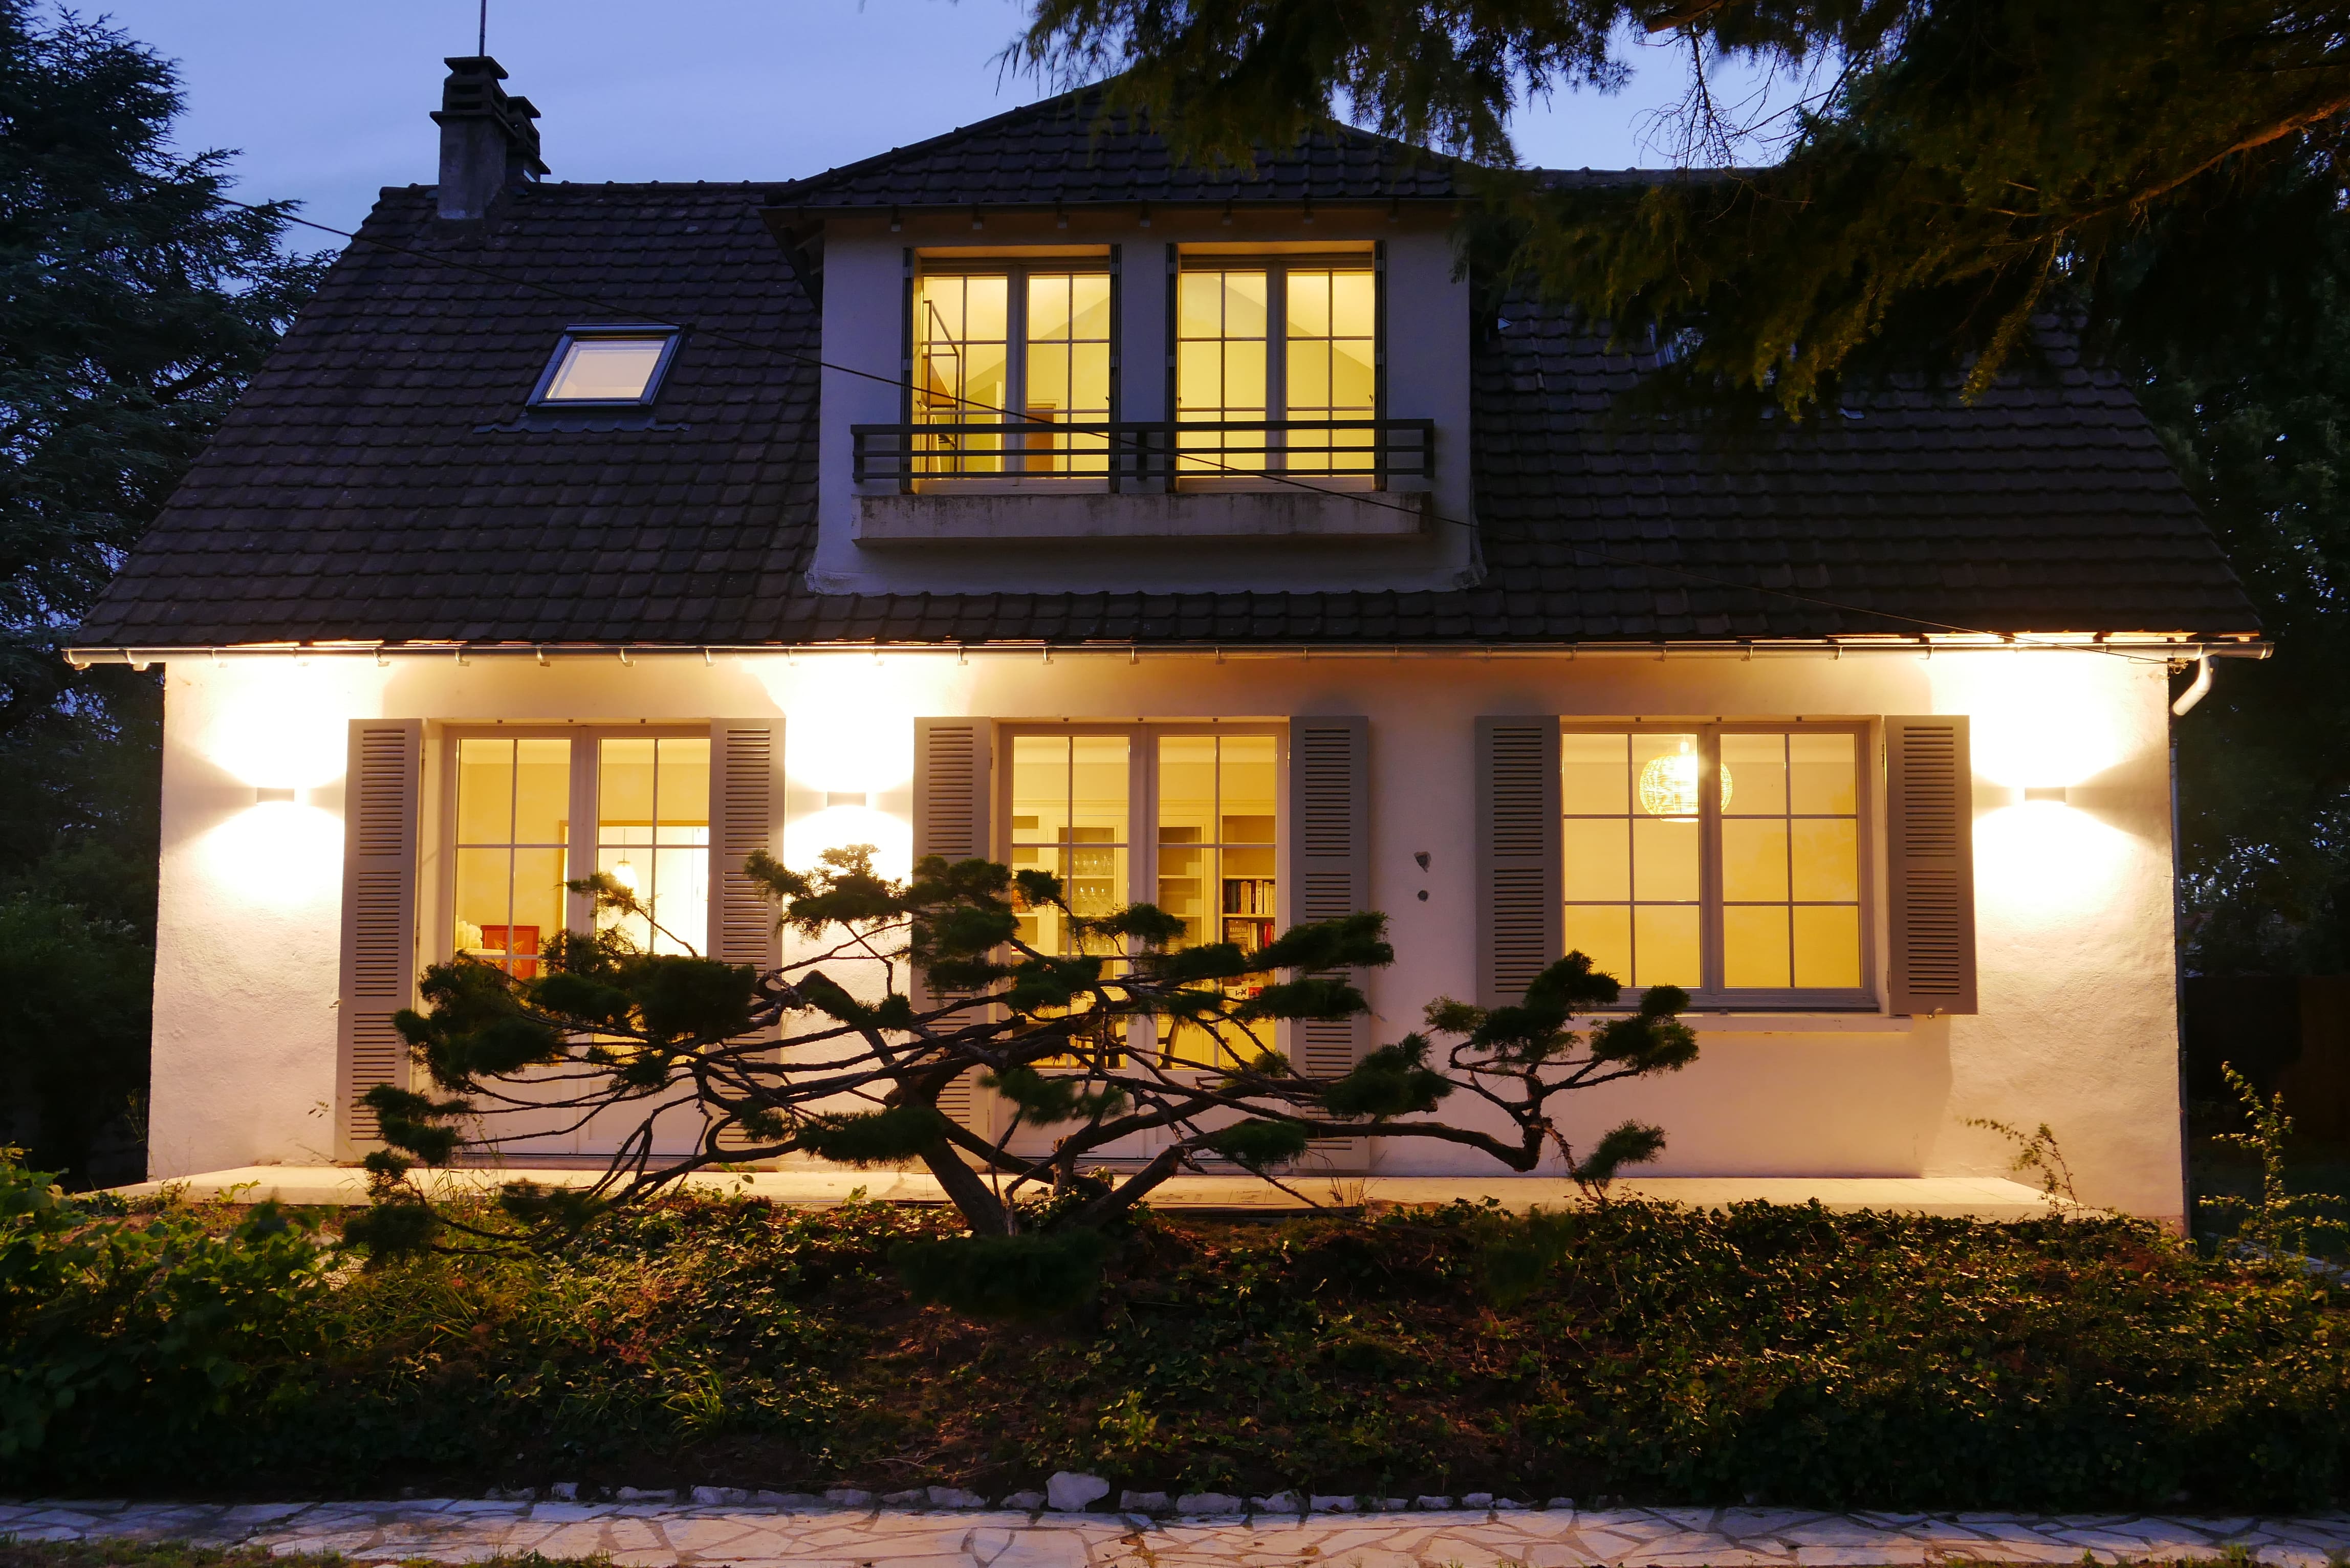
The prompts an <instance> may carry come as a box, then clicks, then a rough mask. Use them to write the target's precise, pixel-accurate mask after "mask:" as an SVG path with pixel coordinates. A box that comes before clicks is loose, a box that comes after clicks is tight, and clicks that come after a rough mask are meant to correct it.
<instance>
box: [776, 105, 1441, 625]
mask: <svg viewBox="0 0 2350 1568" xmlns="http://www.w3.org/2000/svg"><path fill="white" fill-rule="evenodd" d="M1096 105H1097V99H1096V96H1095V95H1093V94H1076V95H1072V96H1071V97H1068V98H1065V99H1055V100H1053V101H1052V102H1049V103H1045V104H1041V105H1036V106H1034V107H1032V108H1029V109H1020V110H1016V111H1014V113H1012V114H1009V115H1005V116H1002V117H999V118H998V119H993V120H990V121H986V122H984V123H983V124H981V125H978V126H974V127H972V128H970V129H968V130H962V131H958V132H955V133H953V134H952V135H951V136H947V137H942V138H940V139H938V140H934V141H931V142H926V143H922V144H920V145H918V146H916V147H912V148H907V149H903V150H900V151H898V152H895V153H891V154H889V155H887V156H885V157H883V158H879V159H875V160H871V161H868V162H865V163H862V164H856V165H851V166H849V167H848V168H846V169H841V170H837V171H833V172H831V173H829V174H826V175H821V176H818V177H816V179H814V180H810V181H806V182H801V183H799V184H798V185H795V186H793V187H789V188H787V189H785V191H783V192H779V193H778V195H777V197H776V200H775V204H774V205H773V206H771V207H770V208H769V210H768V213H767V217H768V222H769V226H770V228H771V229H772V230H773V231H774V232H775V234H776V235H777V236H778V238H779V240H780V241H781V242H782V243H783V244H785V247H786V249H787V251H788V252H789V253H790V254H792V256H793V257H794V262H795V266H796V267H797V268H798V270H799V271H800V273H801V275H802V276H803V278H804V279H805V280H806V281H808V282H809V284H810V286H811V289H812V292H814V293H815V294H816V296H817V297H818V298H819V299H820V301H821V305H822V311H823V350H822V351H823V358H824V361H825V368H824V370H823V407H822V433H821V443H820V461H819V477H818V491H819V496H818V530H817V533H818V537H817V544H816V559H815V562H814V565H813V566H812V568H811V571H810V582H811V585H812V586H813V587H816V588H817V589H818V590H820V591H826V592H836V593H946V592H954V593H1042V592H1071V591H1077V592H1097V591H1099V592H1120V591H1134V590H1145V591H1166V592H1173V591H1287V592H1299V591H1304V592H1313V591H1337V590H1374V591H1376V590H1393V591H1399V592H1414V591H1427V590H1442V589H1450V588H1457V587H1461V586H1463V585H1465V584H1467V583H1469V582H1471V581H1473V580H1474V579H1475V576H1476V575H1477V561H1476V551H1475V545H1474V537H1475V530H1474V526H1473V524H1474V514H1473V510H1472V495H1473V487H1472V485H1471V473H1470V427H1469V420H1470V365H1469V358H1470V314H1471V313H1470V294H1469V285H1468V281H1467V279H1466V277H1465V276H1463V275H1461V268H1460V267H1459V266H1458V265H1457V264H1456V259H1455V246H1454V240H1453V226H1454V223H1455V219H1456V217H1457V215H1458V202H1457V199H1456V193H1455V192H1454V190H1453V186H1452V178H1451V171H1450V168H1449V166H1447V165H1445V164H1443V163H1442V162H1441V161H1431V160H1430V159H1428V158H1427V157H1426V156H1425V155H1422V154H1418V153H1415V152H1413V151H1411V150H1409V149H1407V148H1405V147H1402V146H1400V145H1399V144H1397V143H1393V142H1388V141H1385V140H1381V139H1379V138H1376V137H1371V136H1367V135H1364V134H1362V133H1359V132H1356V131H1351V130H1345V129H1343V128H1332V129H1331V130H1327V131H1326V132H1323V133H1321V134H1319V135H1317V136H1315V138H1313V139H1312V140H1309V141H1307V142H1305V143H1303V144H1301V145H1300V146H1299V147H1297V148H1295V149H1294V150H1291V151H1287V152H1284V153H1280V154H1268V155H1265V156H1263V157H1261V158H1260V159H1259V160H1258V161H1256V163H1255V165H1254V166H1253V168H1251V169H1247V170H1239V169H1230V168H1225V169H1211V168H1201V167H1196V166H1186V165H1182V164H1179V163H1178V162H1176V161H1174V159H1173V158H1172V157H1171V156H1170V154H1169V152H1168V151H1167V150H1166V148H1165V146H1164V144H1163V143H1161V142H1160V141H1159V139H1158V138H1156V137H1155V136H1151V135H1149V134H1148V133H1147V132H1143V131H1139V130H1133V129H1132V128H1131V126H1130V125H1128V123H1127V122H1125V121H1121V120H1118V119H1103V118H1102V117H1101V116H1100V115H1099V114H1098V112H1097V107H1096Z"/></svg>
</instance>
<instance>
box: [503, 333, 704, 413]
mask: <svg viewBox="0 0 2350 1568" xmlns="http://www.w3.org/2000/svg"><path fill="white" fill-rule="evenodd" d="M676 347H677V334H676V332H675V331H673V330H672V329H671V328H669V327H571V328H569V329H568V330H567V331H566V332H565V333H564V335H563V342H562V344H561V345H560V346H559V347H558V348H556V351H555V358H553V359H552V360H551V361H549V363H548V365H547V367H546V374H545V375H544V376H542V377H540V378H539V382H538V390H537V392H536V395H534V396H533V397H532V399H531V401H532V402H534V403H558V404H563V405H565V406H567V407H577V406H581V405H602V406H605V407H612V406H615V405H631V406H640V405H643V404H646V403H650V402H651V401H652V400H653V396H654V394H655V393H656V392H658V391H659V390H660V379H661V372H662V370H663V369H666V368H667V367H668V364H669V358H670V355H671V352H672V351H673V350H674V349H675V348H676Z"/></svg>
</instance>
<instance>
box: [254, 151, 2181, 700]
mask: <svg viewBox="0 0 2350 1568" xmlns="http://www.w3.org/2000/svg"><path fill="white" fill-rule="evenodd" d="M220 200H221V201H222V202H225V203H227V204H228V205H230V206H234V207H242V208H244V210H245V211H247V212H251V213H263V214H265V215H266V216H269V217H273V218H276V219H277V220H278V221H279V222H282V223H298V224H300V225H301V226H302V227H304V228H307V229H316V230H317V231H318V232H319V233H321V234H333V235H335V236H337V237H338V238H339V239H344V240H348V241H350V242H351V243H353V244H365V245H373V246H375V247H376V248H377V249H379V250H384V251H390V252H391V253H393V254H398V255H404V256H412V257H414V258H415V259H417V260H419V261H422V262H427V263H430V264H432V265H436V266H445V267H451V268H453V269H455V270H457V271H460V272H467V273H472V274H473V275H476V276H478V277H484V278H487V279H489V280H490V281H491V282H493V283H500V284H505V285H508V286H514V287H518V288H525V289H528V290H530V291H531V292H533V293H536V294H538V295H542V296H545V297H546V298H549V299H556V300H562V301H564V302H566V303H567V304H572V305H585V306H590V307H592V308H594V309H597V310H608V311H619V312H620V313H621V314H624V315H625V314H627V312H626V310H625V309H624V308H623V307H622V306H617V305H615V304H613V303H612V302H611V301H609V300H607V299H603V298H599V297H598V296H594V295H587V294H577V293H574V292H572V291H571V290H569V289H563V288H556V287H554V286H549V285H547V284H544V283H541V282H539V281H537V280H536V279H535V278H527V277H518V276H515V275H512V274H508V273H504V272H501V271H498V270H497V269H494V268H492V267H485V266H482V265H477V264H474V263H472V262H465V261H460V260H457V259H456V258H454V257H452V256H443V255H436V254H433V253H432V252H431V251H422V250H418V249H416V248H415V247H413V246H411V245H402V244H394V243H393V242H391V241H390V240H383V239H378V238H376V237H375V236H373V235H371V234H354V233H353V232H351V231H350V230H348V229H338V228H336V227H334V226H333V225H332V224H329V223H319V222H317V220H316V219H312V218H305V217H300V216H297V215H296V214H295V213H290V212H287V211H286V210H285V208H284V207H283V206H280V205H276V204H272V203H263V202H240V201H238V200H236V199H235V198H234V197H232V196H222V197H221V198H220ZM647 325H649V326H659V327H671V328H672V329H674V330H675V331H677V332H679V333H681V334H683V333H688V332H690V333H692V334H693V335H694V336H696V337H703V338H707V339H709V340H711V341H712V342H718V343H724V344H727V345H730V346H731V347H733V348H743V349H747V350H749V351H750V352H752V353H754V354H762V355H767V356H771V357H774V358H782V359H788V360H792V361H795V362H796V363H799V364H803V365H807V366H812V367H814V368H815V369H820V370H830V371H833V372H835V373H837V374H839V375H844V376H854V377H857V378H858V379H863V380H868V381H873V382H876V383H879V385H882V386H885V387H889V389H892V390H894V391H900V392H917V391H920V388H918V387H916V386H915V385H914V384H913V383H912V382H910V381H907V380H903V379H899V378H898V377H896V376H885V375H883V374H881V373H880V372H879V371H876V370H866V369H859V368H858V367H857V366H854V365H843V364H838V363H837V362H835V361H833V360H830V359H827V358H824V357H823V356H822V355H820V354H807V353H803V352H801V351H799V350H797V349H793V348H782V347H780V346H778V345H775V344H773V343H755V342H753V341H752V340H751V339H749V338H746V337H736V336H735V335H734V334H733V333H730V332H727V331H725V330H723V328H718V327H710V326H707V325H704V324H702V323H698V322H695V321H692V320H690V319H685V320H674V321H660V322H650V323H647ZM954 401H955V403H956V404H957V405H959V406H964V407H969V408H971V409H973V410H977V411H979V412H982V413H990V414H998V415H1002V416H1003V417H1004V418H1005V419H1006V420H1007V421H1014V422H1017V421H1021V420H1022V419H1023V416H1022V415H1020V414H1019V413H1017V412H1015V411H1014V410H1010V409H1003V408H998V407H996V406H995V405H993V404H991V403H981V402H974V401H971V400H966V399H963V398H960V397H958V398H956V399H955V400H954ZM1112 439H1121V438H1117V437H1113V438H1112ZM1137 450H1138V451H1139V446H1138V448H1137ZM1187 461H1190V462H1201V463H1210V464H1211V465H1212V466H1213V467H1215V468H1218V469H1222V470H1223V471H1224V472H1227V473H1231V474H1234V475H1237V476H1244V477H1246V478H1250V479H1253V480H1258V481H1264V480H1271V481H1273V482H1274V483H1281V484H1286V485H1288V486H1290V487H1292V488H1295V489H1298V490H1303V491H1305V492H1307V493H1311V494H1315V495H1335V496H1340V497H1343V498H1345V499H1347V500H1348V501H1352V502H1354V503H1356V504H1358V505H1364V506H1372V507H1377V508H1379V509H1381V510H1384V511H1389V512H1398V513H1402V514H1407V515H1409V516H1413V517H1419V518H1422V519H1426V520H1430V521H1433V522H1438V523H1443V524H1450V525H1451V526H1453V527H1456V528H1469V529H1475V528H1477V527H1478V526H1479V524H1475V523H1472V522H1470V521H1468V520H1467V519H1465V518H1459V517H1450V516H1447V515H1445V514H1443V513H1440V512H1438V511H1436V510H1435V509H1434V508H1433V507H1430V508H1428V509H1426V510H1422V509H1420V508H1419V507H1413V506H1399V505H1398V504H1395V503H1393V502H1389V501H1381V500H1379V499H1378V498H1377V497H1376V496H1373V495H1369V494H1366V493H1363V492H1361V491H1353V490H1326V489H1324V488H1323V487H1322V486H1320V485H1318V484H1314V483H1309V482H1307V481H1305V480H1303V479H1299V478H1297V477H1295V475H1290V474H1282V473H1263V472H1256V471H1253V470H1243V469H1239V468H1235V467H1233V466H1232V465H1231V464H1229V463H1222V462H1214V461H1213V460H1211V459H1209V458H1206V457H1193V458H1191V459H1188V460H1187ZM1560 543H1561V544H1563V545H1565V548H1567V549H1568V550H1571V551H1573V552H1574V553H1575V555H1577V556H1588V557H1589V558H1591V559H1592V560H1595V561H1599V562H1602V563H1605V564H1606V565H1608V566H1624V567H1627V568H1631V569H1633V570H1638V571H1643V572H1658V573H1663V574H1665V575H1668V576H1675V577H1679V578H1683V579H1685V580H1687V581H1690V582H1692V583H1700V584H1703V585H1705V586H1707V587H1717V588H1722V589H1726V590H1728V591H1730V592H1732V593H1745V594H1760V595H1763V596H1766V597H1772V598H1779V599H1785V600H1788V601H1790V602H1792V603H1795V604H1802V605H1809V606H1812V607H1814V608H1820V609H1831V610H1835V611H1837V612H1838V613H1840V614H1844V615H1854V616H1865V617H1873V618H1877V619H1878V620H1890V621H1900V622H1904V623H1906V624H1908V625H1910V626H1915V627H1921V628H1925V629H1926V630H1927V631H1939V632H1946V633H1950V634H1951V635H1954V636H1960V637H1980V638H1985V639H1991V640H1993V641H2001V642H2008V643H2019V645H2020V646H2022V647H2026V648H2035V649H2045V650H2051V651H2060V652H2068V653H2100V654H2104V655H2106V657H2108V658H2114V659H2127V660H2128V661H2130V662H2132V663H2136V664H2153V663H2163V664H2168V663H2172V662H2175V661H2176V659H2178V658H2179V657H2181V656H2179V655H2173V654H2168V653H2161V654H2137V653H2132V652H2130V651H2128V650H2127V649H2119V648H2110V647H2104V646H2099V645H2095V644H2090V643H2080V642H2036V641H2020V639H2029V638H2030V637H2031V636H2032V634H2031V633H2029V632H1995V631H1984V630H1981V629H1980V628H1974V627H1967V626H1959V625H1956V624H1953V623H1951V622H1949V621H1938V620H1929V619H1927V618H1923V617H1920V616H1913V615H1903V614H1900V613H1899V612H1898V611H1894V610H1881V609H1866V608H1863V607H1860V606H1858V605H1849V604H1845V603H1842V602H1840V601H1838V600H1835V599H1825V598H1820V597H1817V596H1815V595H1811V594H1799V593H1795V592H1793V591H1791V590H1789V589H1786V588H1771V587H1762V586H1761V585H1759V584H1754V583H1741V582H1734V581H1732V580H1731V579H1730V578H1727V577H1717V576H1711V575H1710V574H1708V573H1704V572H1698V571H1692V570H1690V568H1688V567H1686V566H1666V565H1662V564H1659V563H1658V562H1654V561H1641V560H1635V559H1633V558H1632V557H1630V556H1617V555H1614V554H1612V553H1610V552H1608V551H1606V550H1600V549H1596V548H1595V547H1593V546H1591V545H1579V544H1575V543H1574V542H1573V541H1560Z"/></svg>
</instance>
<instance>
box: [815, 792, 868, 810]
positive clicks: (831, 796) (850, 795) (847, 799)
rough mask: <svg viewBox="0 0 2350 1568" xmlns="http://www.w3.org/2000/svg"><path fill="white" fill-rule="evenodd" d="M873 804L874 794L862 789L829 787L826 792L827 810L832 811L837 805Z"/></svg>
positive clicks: (825, 802)
mask: <svg viewBox="0 0 2350 1568" xmlns="http://www.w3.org/2000/svg"><path fill="white" fill-rule="evenodd" d="M872 804H873V796H872V795H871V794H869V793H868V792H867V791H865V790H861V789H829V790H827V791H825V792H824V808H825V809H826V810H827V811H830V810H831V809H832V808H833V807H834V806H836V805H872Z"/></svg>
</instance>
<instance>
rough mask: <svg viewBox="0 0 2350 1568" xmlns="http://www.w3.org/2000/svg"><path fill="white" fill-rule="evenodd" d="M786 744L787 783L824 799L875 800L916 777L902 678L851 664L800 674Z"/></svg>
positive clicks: (887, 668) (822, 664) (829, 663)
mask: <svg viewBox="0 0 2350 1568" xmlns="http://www.w3.org/2000/svg"><path fill="white" fill-rule="evenodd" d="M798 675H799V677H800V679H799V680H797V681H795V683H794V686H793V688H792V694H791V698H790V701H788V703H787V704H785V711H786V712H787V713H789V715H790V718H789V720H788V721H787V723H786V729H785V740H784V758H785V766H786V767H788V768H789V769H790V770H791V774H792V777H793V778H794V779H795V780H797V781H798V782H799V783H801V784H805V785H806V786H807V787H808V788H809V789H811V790H815V791H817V792H819V793H821V794H842V795H873V794H879V793H881V792H882V791H884V790H890V789H895V788H897V787H898V786H899V785H900V784H904V783H906V782H907V781H908V780H909V779H911V778H912V777H913V776H914V707H913V701H912V693H911V692H910V690H909V688H908V681H907V679H906V672H904V671H901V670H899V669H897V668H896V667H894V666H891V665H884V664H868V663H866V662H865V661H863V660H862V659H853V658H838V659H822V660H816V659H809V660H806V661H804V662H803V663H802V665H801V666H800V668H799V670H798Z"/></svg>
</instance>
